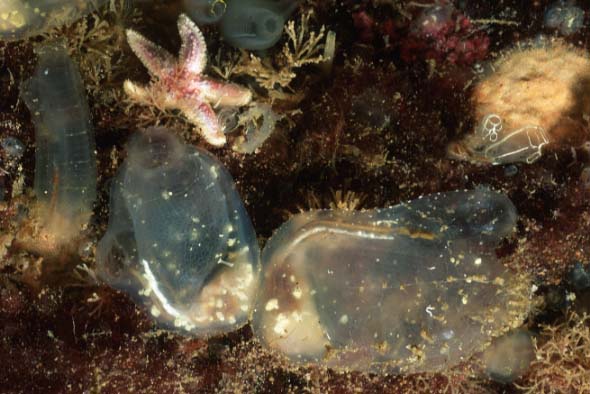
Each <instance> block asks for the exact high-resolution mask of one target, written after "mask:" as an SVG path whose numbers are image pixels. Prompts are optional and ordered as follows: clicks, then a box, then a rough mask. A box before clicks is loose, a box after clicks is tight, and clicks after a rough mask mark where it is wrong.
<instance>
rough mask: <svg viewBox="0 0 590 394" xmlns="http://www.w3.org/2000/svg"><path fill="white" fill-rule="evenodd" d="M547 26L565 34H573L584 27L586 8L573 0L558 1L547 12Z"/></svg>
mask: <svg viewBox="0 0 590 394" xmlns="http://www.w3.org/2000/svg"><path fill="white" fill-rule="evenodd" d="M545 26H547V27H549V28H551V29H558V30H559V32H560V33H561V34H563V35H564V36H569V35H572V34H574V33H576V32H578V31H579V30H580V29H581V28H582V27H584V10H583V9H581V8H580V7H577V6H576V5H575V2H573V1H569V0H568V1H564V0H559V1H556V2H555V3H553V4H551V6H549V8H548V9H547V11H546V12H545Z"/></svg>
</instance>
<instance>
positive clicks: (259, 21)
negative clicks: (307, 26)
mask: <svg viewBox="0 0 590 394" xmlns="http://www.w3.org/2000/svg"><path fill="white" fill-rule="evenodd" d="M297 6H298V0H279V1H269V0H237V1H236V0H228V1H227V10H226V12H225V15H224V16H223V18H222V19H221V23H220V26H219V27H220V31H221V35H222V36H223V38H224V39H225V40H226V41H227V42H229V43H230V44H231V45H233V46H235V47H237V48H244V49H250V50H264V49H268V48H271V47H272V46H274V45H275V44H276V43H277V41H279V39H280V38H281V36H282V34H283V27H284V26H285V22H286V21H287V19H288V18H289V16H290V15H291V14H292V13H293V11H295V9H296V8H297Z"/></svg>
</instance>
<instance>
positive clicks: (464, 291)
mask: <svg viewBox="0 0 590 394" xmlns="http://www.w3.org/2000/svg"><path fill="white" fill-rule="evenodd" d="M516 219H517V213H516V209H515V208H514V205H513V204H512V202H511V201H510V200H509V199H508V198H507V197H506V196H504V195H502V194H499V193H496V192H492V191H489V190H485V189H477V190H472V191H455V192H448V193H442V194H435V195H429V196H426V197H423V198H420V199H417V200H414V201H411V202H409V203H406V204H400V205H397V206H394V207H390V208H386V209H376V210H368V211H341V210H326V211H312V212H307V213H303V214H299V215H296V216H294V217H293V218H291V219H290V220H289V221H288V222H287V223H285V224H284V225H283V226H281V228H280V229H279V230H278V231H277V232H276V233H275V234H274V235H273V236H272V238H271V239H270V240H269V241H268V243H267V245H266V246H265V248H264V250H263V252H262V262H263V279H262V283H261V289H260V291H259V297H258V300H257V305H256V308H255V314H254V317H253V327H254V331H255V333H256V335H257V336H258V337H259V338H260V340H261V341H262V342H263V343H264V344H265V345H266V346H268V347H270V348H272V349H275V350H277V351H279V352H281V353H283V354H285V355H286V356H287V357H288V358H289V359H291V360H292V361H295V362H300V363H308V362H311V363H319V364H322V365H325V366H328V367H333V368H342V369H353V370H368V371H374V372H392V373H398V372H408V373H409V372H424V371H437V370H442V369H446V368H448V367H451V366H453V365H456V364H457V363H459V362H461V361H463V360H465V359H467V358H469V357H470V356H472V355H473V354H474V353H475V352H477V351H480V350H482V349H483V348H485V346H486V345H487V344H488V343H489V342H490V340H491V339H492V338H493V337H495V336H499V335H501V334H503V333H504V332H506V331H507V330H508V329H510V328H513V327H516V326H518V325H520V324H521V323H522V321H523V319H524V316H525V315H526V313H527V312H528V305H529V291H530V286H529V285H528V281H527V280H523V279H522V278H521V277H519V276H517V275H512V274H511V273H510V272H508V271H507V270H506V269H505V268H504V267H503V265H502V264H501V263H500V262H499V261H498V260H497V258H496V254H495V248H496V247H497V244H498V242H499V241H500V240H501V239H502V238H503V237H506V236H508V235H510V234H511V233H512V231H513V228H514V225H515V223H516Z"/></svg>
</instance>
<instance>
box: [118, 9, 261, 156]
mask: <svg viewBox="0 0 590 394" xmlns="http://www.w3.org/2000/svg"><path fill="white" fill-rule="evenodd" d="M178 32H179V33H180V39H181V43H182V45H181V47H180V53H179V56H178V59H175V58H174V56H173V55H172V54H171V53H170V52H168V51H166V50H165V49H164V48H162V47H160V46H159V45H156V44H154V43H153V42H151V41H149V40H148V39H146V38H145V37H143V36H142V35H141V34H139V33H137V32H136V31H133V30H127V41H128V42H129V46H131V49H132V50H133V52H134V53H135V55H136V56H137V57H138V58H139V59H140V60H141V62H142V63H143V64H144V66H145V67H146V68H147V69H148V71H149V72H150V74H151V76H152V80H151V82H150V84H149V85H148V86H147V87H144V86H139V85H136V84H135V83H133V82H131V81H130V80H127V81H125V83H124V85H123V88H124V90H125V92H126V93H127V95H128V96H129V97H131V98H132V99H134V100H136V101H140V102H146V101H149V102H151V103H154V104H155V105H156V106H158V107H160V108H162V109H167V108H169V109H178V110H180V111H181V112H182V113H183V114H184V116H185V117H186V118H187V119H188V120H189V121H190V122H191V123H193V124H195V125H197V126H199V128H200V130H201V134H202V135H203V137H204V138H205V139H206V140H207V141H208V142H209V143H210V144H212V145H215V146H221V145H223V144H225V141H226V138H225V135H224V133H223V127H222V126H221V124H220V122H219V120H218V118H217V115H216V114H215V111H214V110H213V108H214V107H239V106H243V105H246V104H248V103H249V102H250V101H251V100H252V93H251V92H250V90H249V89H247V88H244V87H242V86H240V85H236V84H232V83H226V82H222V81H217V80H214V79H211V78H209V77H207V76H205V75H203V70H204V69H205V66H206V64H207V47H206V44H205V39H204V38H203V34H202V33H201V31H200V30H199V28H198V27H197V25H195V23H194V22H193V21H191V20H190V18H189V17H188V16H186V15H185V14H181V15H180V16H179V18H178Z"/></svg>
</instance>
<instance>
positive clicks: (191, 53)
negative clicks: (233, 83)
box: [178, 14, 207, 74]
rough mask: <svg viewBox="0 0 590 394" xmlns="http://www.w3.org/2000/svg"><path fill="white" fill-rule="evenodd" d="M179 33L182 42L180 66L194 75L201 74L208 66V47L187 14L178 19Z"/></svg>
mask: <svg viewBox="0 0 590 394" xmlns="http://www.w3.org/2000/svg"><path fill="white" fill-rule="evenodd" d="M178 32H179V33H180V40H181V41H182V45H181V47H180V54H179V57H178V59H179V60H178V62H179V64H180V65H181V66H182V67H184V68H185V69H186V70H188V71H189V72H191V73H193V74H201V73H202V72H203V69H205V65H207V45H206V44H205V38H204V37H203V33H201V30H199V28H198V27H197V25H196V24H195V23H194V22H193V21H192V20H191V19H190V18H189V17H188V16H186V15H185V14H181V15H180V16H179V17H178Z"/></svg>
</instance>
